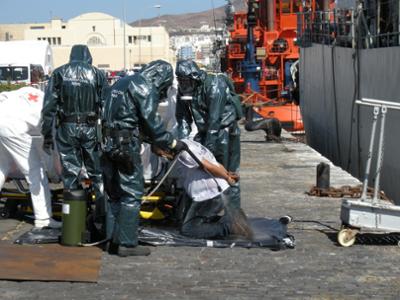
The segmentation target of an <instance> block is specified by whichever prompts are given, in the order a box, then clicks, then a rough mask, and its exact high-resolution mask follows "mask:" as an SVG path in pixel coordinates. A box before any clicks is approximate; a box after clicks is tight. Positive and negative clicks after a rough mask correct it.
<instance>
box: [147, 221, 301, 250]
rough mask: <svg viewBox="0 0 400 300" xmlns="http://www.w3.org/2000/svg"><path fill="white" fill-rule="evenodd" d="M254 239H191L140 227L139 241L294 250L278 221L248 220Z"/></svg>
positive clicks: (177, 233) (166, 231) (152, 243)
mask: <svg viewBox="0 0 400 300" xmlns="http://www.w3.org/2000/svg"><path fill="white" fill-rule="evenodd" d="M249 222H250V225H251V228H252V229H253V233H254V237H253V240H252V241H248V240H243V239H229V237H228V238H227V239H220V240H205V239H193V238H189V237H186V236H183V235H181V234H180V233H179V232H178V231H176V230H170V229H168V230H165V229H159V228H154V227H142V228H141V229H140V232H139V240H140V242H142V243H146V244H149V245H153V246H175V247H177V246H189V247H214V248H232V247H241V248H271V249H274V250H281V249H286V248H294V247H295V240H294V237H293V236H291V235H288V234H287V227H286V225H284V224H282V223H281V222H279V221H278V220H271V219H265V218H250V219H249Z"/></svg>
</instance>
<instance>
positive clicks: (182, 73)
mask: <svg viewBox="0 0 400 300" xmlns="http://www.w3.org/2000/svg"><path fill="white" fill-rule="evenodd" d="M175 74H176V76H177V77H187V78H190V79H193V80H195V81H204V80H205V78H206V76H207V75H206V72H204V71H202V70H200V68H199V67H198V65H197V64H196V63H195V62H194V61H191V60H181V61H178V62H177V64H176V71H175Z"/></svg>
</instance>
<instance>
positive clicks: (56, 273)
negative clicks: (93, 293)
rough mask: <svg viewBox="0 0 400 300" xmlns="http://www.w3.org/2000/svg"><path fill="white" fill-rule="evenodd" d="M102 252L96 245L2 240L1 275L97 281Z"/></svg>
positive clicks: (20, 277) (41, 279) (1, 277)
mask: <svg viewBox="0 0 400 300" xmlns="http://www.w3.org/2000/svg"><path fill="white" fill-rule="evenodd" d="M101 255H102V251H101V250H100V249H99V248H96V247H86V248H85V247H64V246H61V245H58V244H53V245H33V246H32V245H23V246H21V245H15V244H8V243H3V242H0V270H1V272H0V279H6V280H35V281H82V282H97V280H98V277H99V270H100V265H101Z"/></svg>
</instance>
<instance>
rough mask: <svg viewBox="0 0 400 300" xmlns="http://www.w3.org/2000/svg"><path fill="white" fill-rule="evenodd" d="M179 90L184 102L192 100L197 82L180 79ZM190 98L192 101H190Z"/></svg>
mask: <svg viewBox="0 0 400 300" xmlns="http://www.w3.org/2000/svg"><path fill="white" fill-rule="evenodd" d="M178 84H179V86H178V89H179V93H180V95H181V99H182V100H191V99H192V98H193V94H194V92H195V90H196V87H197V82H196V81H195V80H193V79H190V78H187V77H178ZM189 98H190V99H189Z"/></svg>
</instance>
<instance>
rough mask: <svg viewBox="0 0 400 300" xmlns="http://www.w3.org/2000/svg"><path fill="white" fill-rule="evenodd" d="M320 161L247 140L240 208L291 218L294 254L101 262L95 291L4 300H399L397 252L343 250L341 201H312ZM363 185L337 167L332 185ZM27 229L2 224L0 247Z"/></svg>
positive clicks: (170, 255)
mask: <svg viewBox="0 0 400 300" xmlns="http://www.w3.org/2000/svg"><path fill="white" fill-rule="evenodd" d="M321 161H324V162H327V160H326V159H325V158H323V157H322V156H320V155H319V154H318V153H317V152H315V151H314V150H312V149H310V148H309V147H308V146H306V145H304V144H302V143H296V142H293V141H289V140H286V141H284V142H283V143H266V142H264V136H263V133H262V132H252V133H248V132H244V131H243V135H242V164H241V187H242V205H243V208H244V209H245V211H246V213H247V214H248V215H249V216H252V217H269V218H279V217H280V216H282V215H285V214H289V215H291V216H293V217H294V222H292V223H291V224H289V233H290V234H293V235H294V236H295V238H296V243H297V246H296V248H295V249H288V250H283V251H271V250H269V249H240V248H230V249H213V248H190V247H176V248H173V247H154V248H152V254H151V256H149V257H140V258H133V257H130V258H119V257H116V256H110V255H108V254H103V257H102V268H101V274H100V279H99V282H98V283H97V284H86V283H69V282H13V281H0V299H174V298H175V299H176V298H178V299H282V298H288V299H365V298H374V299H399V298H400V266H399V263H398V262H399V260H400V248H399V247H398V246H396V245H374V244H371V243H366V244H361V243H358V242H356V244H355V245H354V246H352V247H349V248H343V247H340V246H338V245H337V242H336V234H337V230H338V229H339V227H340V218H339V213H340V200H339V199H333V198H316V197H310V196H308V195H306V194H305V192H306V191H308V190H309V189H310V188H311V187H312V186H313V185H314V184H315V173H316V171H315V170H316V165H317V164H318V163H319V162H321ZM358 183H359V182H358V181H357V180H356V179H354V178H352V177H351V176H350V175H349V174H347V173H346V172H344V171H343V170H341V169H339V168H337V167H333V166H332V168H331V185H332V186H334V187H339V186H342V185H355V184H358ZM18 226H19V227H18ZM30 226H31V225H29V224H20V223H18V222H17V221H16V220H0V239H2V238H3V239H4V238H5V239H7V238H8V239H9V240H10V241H11V239H10V237H11V236H13V235H16V234H18V233H20V232H22V231H23V230H26V229H28V228H29V227H30ZM6 233H8V235H7V234H6ZM38 267H40V266H38Z"/></svg>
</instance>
